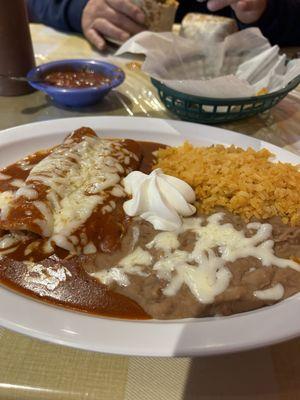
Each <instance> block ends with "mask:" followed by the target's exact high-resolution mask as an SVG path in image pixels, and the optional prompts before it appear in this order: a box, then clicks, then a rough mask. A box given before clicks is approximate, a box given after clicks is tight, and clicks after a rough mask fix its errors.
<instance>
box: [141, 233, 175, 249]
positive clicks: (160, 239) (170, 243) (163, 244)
mask: <svg viewBox="0 0 300 400" xmlns="http://www.w3.org/2000/svg"><path fill="white" fill-rule="evenodd" d="M179 245H180V243H179V240H178V237H177V234H176V233H174V232H161V233H159V234H158V235H156V236H155V237H154V239H153V240H152V241H151V242H150V243H148V244H147V245H146V248H147V249H157V250H162V251H164V252H165V253H169V252H170V251H172V250H175V249H178V247H179Z"/></svg>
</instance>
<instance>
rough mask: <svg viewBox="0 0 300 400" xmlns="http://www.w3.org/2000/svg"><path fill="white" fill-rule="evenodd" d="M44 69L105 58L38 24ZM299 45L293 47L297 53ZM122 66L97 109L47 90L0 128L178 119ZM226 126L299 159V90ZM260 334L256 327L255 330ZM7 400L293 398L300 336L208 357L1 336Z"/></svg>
mask: <svg viewBox="0 0 300 400" xmlns="http://www.w3.org/2000/svg"><path fill="white" fill-rule="evenodd" d="M31 29H32V37H33V41H34V49H35V54H36V59H37V63H41V62H46V61H50V60H54V59H60V58H78V57H80V58H84V57H87V58H91V57H92V58H101V56H100V55H99V54H98V53H96V52H94V51H93V50H92V49H91V47H90V46H89V44H88V43H87V42H86V41H85V40H84V39H83V38H82V37H80V36H77V35H65V34H62V33H59V32H56V31H54V30H52V29H50V28H46V27H44V26H41V25H33V26H32V27H31ZM297 50H298V49H288V51H290V52H291V53H295V52H296V51H297ZM112 54H113V49H109V51H108V52H107V54H106V55H105V57H108V58H112V59H113V61H114V62H117V63H120V65H122V68H124V69H125V72H126V81H125V82H124V84H123V85H122V86H120V87H119V88H118V89H117V90H115V91H113V92H112V93H110V94H109V95H108V96H107V98H106V99H105V100H104V101H103V102H102V103H101V104H99V105H97V106H95V107H89V108H87V109H81V110H80V111H79V110H70V109H63V108H57V107H55V106H54V105H53V104H52V103H51V102H50V101H49V100H48V99H47V98H46V97H45V96H44V95H43V94H42V93H40V92H35V93H32V94H30V95H26V96H21V97H14V98H7V97H0V129H5V128H9V127H12V126H16V125H20V124H25V123H30V122H33V121H43V120H48V119H55V118H64V117H73V116H84V115H129V116H132V115H135V116H147V117H161V118H174V117H173V116H172V115H171V114H169V113H168V112H167V111H166V110H165V108H164V106H163V105H162V104H161V102H160V101H159V99H158V97H157V95H156V92H155V89H154V88H153V87H152V85H151V83H150V81H149V79H148V78H147V77H146V76H145V75H143V74H142V73H141V72H140V71H136V70H132V68H131V66H130V65H129V64H128V63H129V60H124V59H122V60H120V59H119V60H118V59H115V58H113V56H112ZM221 127H223V128H226V129H231V130H233V131H237V132H240V133H244V134H246V135H249V136H253V137H256V138H259V139H263V140H266V141H268V142H271V143H273V144H276V145H278V146H280V147H284V148H286V149H288V150H290V151H293V152H295V153H297V154H300V87H298V88H297V89H296V90H294V91H293V92H291V93H290V94H289V95H288V96H287V97H286V98H285V99H284V100H283V101H281V102H280V103H279V104H278V105H277V106H275V107H274V108H273V109H272V110H270V111H268V112H266V113H264V114H261V115H258V116H256V117H253V118H250V119H246V120H241V121H238V122H234V123H228V124H223V125H221ZM258 329H259V327H258ZM0 346H1V357H0V400H2V399H3V400H10V399H18V400H19V399H22V400H26V399H30V400H34V399H45V400H46V399H51V400H56V399H57V400H58V399H59V400H61V399H67V400H68V399H72V400H73V399H76V400H77V399H88V400H89V399H93V400H94V399H95V400H96V399H97V400H98V399H101V400H106V399H113V400H127V399H128V400H129V399H130V400H135V399H136V400H148V399H149V400H150V399H151V400H152V399H161V400H169V399H170V400H177V399H178V400H192V399H195V400H196V399H197V400H198V399H200V400H202V399H203V400H206V399H207V400H215V399H222V400H227V399H228V400H231V399H235V400H239V399H243V400H246V399H247V400H248V399H249V400H250V399H264V400H275V399H278V400H285V399H286V400H292V399H295V400H296V399H299V398H300V379H299V377H298V373H299V370H300V357H299V354H300V339H296V340H293V341H289V342H285V343H282V344H278V345H276V346H272V347H269V348H264V349H259V350H254V351H250V352H244V353H238V354H233V355H226V356H218V357H211V358H194V359H191V358H165V359H162V358H151V357H149V358H146V357H125V356H111V355H103V354H99V353H92V352H87V351H82V350H75V349H71V348H66V347H62V346H58V345H54V344H50V343H45V342H41V341H39V340H36V339H31V338H29V337H26V336H23V335H20V334H17V333H13V332H10V331H8V330H5V329H2V330H0Z"/></svg>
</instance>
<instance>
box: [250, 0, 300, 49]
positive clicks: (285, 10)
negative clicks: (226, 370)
mask: <svg viewBox="0 0 300 400" xmlns="http://www.w3.org/2000/svg"><path fill="white" fill-rule="evenodd" d="M255 26H258V27H259V28H260V29H261V31H262V33H263V34H264V36H266V37H267V38H268V39H269V40H270V42H271V43H272V44H278V45H280V46H300V0H269V1H268V7H267V10H266V11H265V13H264V14H263V16H262V17H261V18H260V19H259V20H258V21H257V23H256V24H255Z"/></svg>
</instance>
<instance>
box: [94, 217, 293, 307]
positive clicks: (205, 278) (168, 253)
mask: <svg viewBox="0 0 300 400" xmlns="http://www.w3.org/2000/svg"><path fill="white" fill-rule="evenodd" d="M222 219H223V214H222V213H217V214H213V215H212V216H210V217H209V218H208V220H207V224H206V225H205V226H204V225H203V220H202V219H201V218H186V219H184V220H183V225H182V227H181V228H180V230H178V231H177V232H176V233H175V232H159V233H158V234H157V235H156V236H155V237H154V239H153V240H152V241H151V242H149V243H148V244H146V248H147V249H157V250H161V251H162V252H163V254H162V255H161V256H160V258H159V259H158V261H157V262H156V263H154V265H153V266H152V268H153V270H154V271H155V273H156V275H157V277H158V278H159V279H162V280H164V281H166V283H167V285H166V286H165V288H164V289H163V293H164V294H165V295H166V296H174V295H176V293H177V292H178V291H179V290H180V288H181V287H182V285H184V284H185V285H186V286H187V287H188V288H189V289H190V291H191V293H192V294H193V295H194V296H195V298H196V299H197V300H198V301H199V302H201V303H204V304H209V303H213V302H214V299H215V297H216V296H218V295H219V294H221V293H223V292H224V291H225V290H226V289H227V287H228V286H229V283H230V279H231V272H230V270H229V269H228V268H227V266H226V264H227V263H228V262H234V261H236V260H238V259H241V258H245V257H249V256H251V257H255V258H258V259H259V260H260V261H261V262H262V264H263V266H265V267H268V266H271V265H273V266H277V267H279V268H293V269H294V270H296V271H300V265H299V264H297V263H296V262H294V261H292V260H288V259H283V258H279V257H276V256H275V254H274V242H273V241H272V240H270V236H271V233H272V226H271V225H270V224H261V223H251V224H248V225H247V228H248V229H249V230H252V231H253V235H252V236H251V237H246V236H245V234H244V232H243V231H238V230H236V229H235V228H234V227H233V225H232V224H228V223H227V224H222ZM185 232H193V233H194V235H195V244H194V248H193V250H192V251H191V252H188V251H183V250H179V245H180V243H179V240H178V236H179V235H181V234H183V233H185ZM216 250H217V251H216ZM151 261H152V260H151V254H150V252H148V251H145V250H142V249H141V248H139V247H138V248H137V249H135V250H134V251H133V253H131V254H129V255H128V256H127V257H125V258H124V259H123V260H121V262H119V263H118V265H117V266H114V267H113V271H112V270H105V271H101V272H100V273H96V274H94V276H96V277H98V278H99V279H100V280H101V281H102V282H103V283H105V282H109V283H111V282H112V281H115V282H117V283H119V284H120V285H122V286H126V285H128V284H130V281H129V280H128V281H127V280H126V274H138V275H141V272H143V271H142V269H141V266H142V265H144V266H147V267H149V266H150V265H151ZM147 275H148V274H146V276H147ZM142 276H143V275H142ZM127 278H128V277H127ZM109 283H107V284H109ZM283 292H284V289H283V287H282V285H279V286H278V285H276V286H275V287H274V288H271V289H267V290H265V291H256V292H254V295H255V296H256V297H257V298H264V299H270V300H276V299H280V298H282V296H283Z"/></svg>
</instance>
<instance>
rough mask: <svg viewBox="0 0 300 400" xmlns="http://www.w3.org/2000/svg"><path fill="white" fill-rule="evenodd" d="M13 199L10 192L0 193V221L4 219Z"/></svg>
mask: <svg viewBox="0 0 300 400" xmlns="http://www.w3.org/2000/svg"><path fill="white" fill-rule="evenodd" d="M13 199H14V194H13V192H11V191H10V190H8V191H6V192H0V210H1V219H5V218H6V216H7V214H8V212H9V207H10V204H11V202H12V200H13Z"/></svg>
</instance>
